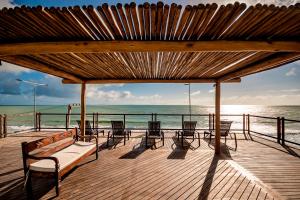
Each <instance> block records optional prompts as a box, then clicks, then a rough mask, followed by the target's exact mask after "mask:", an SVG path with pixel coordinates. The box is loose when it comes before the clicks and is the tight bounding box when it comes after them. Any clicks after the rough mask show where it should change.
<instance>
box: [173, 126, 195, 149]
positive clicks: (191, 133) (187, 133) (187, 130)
mask: <svg viewBox="0 0 300 200" xmlns="http://www.w3.org/2000/svg"><path fill="white" fill-rule="evenodd" d="M182 126H183V127H182V130H181V131H178V132H177V133H176V134H177V140H179V138H180V137H181V146H182V147H183V139H184V138H189V137H193V141H194V140H195V134H198V140H199V146H200V133H199V132H198V131H196V126H197V121H184V122H183V124H182Z"/></svg>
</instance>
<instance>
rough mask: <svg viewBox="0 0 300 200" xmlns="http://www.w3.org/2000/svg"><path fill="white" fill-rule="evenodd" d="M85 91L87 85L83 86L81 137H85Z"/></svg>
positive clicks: (83, 84)
mask: <svg viewBox="0 0 300 200" xmlns="http://www.w3.org/2000/svg"><path fill="white" fill-rule="evenodd" d="M85 90H86V85H85V83H82V84H81V104H80V105H81V112H80V133H81V136H85V109H86V102H85Z"/></svg>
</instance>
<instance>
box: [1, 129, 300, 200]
mask: <svg viewBox="0 0 300 200" xmlns="http://www.w3.org/2000/svg"><path fill="white" fill-rule="evenodd" d="M47 134H51V133H49V132H48V133H47V132H38V133H26V134H21V135H11V136H9V137H7V138H4V139H1V140H0V159H1V163H0V199H7V200H8V199H26V192H25V190H23V184H24V180H23V171H22V161H21V148H20V147H21V145H20V143H21V141H28V140H35V139H38V138H40V137H43V136H45V135H47ZM134 136H137V134H134ZM170 136H171V135H170ZM201 136H203V135H201ZM253 139H254V141H251V140H245V139H243V138H242V137H239V140H238V149H237V151H235V150H234V149H232V148H231V147H234V143H233V142H234V140H228V141H227V145H228V146H226V145H224V144H222V152H223V153H222V155H221V156H215V155H214V151H213V146H212V145H209V144H208V141H207V139H203V138H202V139H201V146H200V147H198V141H197V140H196V141H194V142H193V143H192V144H191V145H190V146H189V147H187V148H185V149H182V148H181V147H180V145H179V144H178V143H177V141H176V139H174V138H172V137H168V138H166V142H165V146H164V147H161V143H160V142H159V141H158V140H157V143H156V148H155V146H153V147H152V148H148V149H145V148H144V138H143V137H132V138H130V140H129V142H128V143H126V145H125V146H124V145H123V142H120V143H119V144H117V145H112V146H111V147H109V148H105V145H103V144H102V143H103V142H105V141H106V139H105V138H101V139H100V143H101V144H100V145H102V146H101V147H102V148H101V151H100V154H99V155H100V158H99V160H97V161H95V160H94V156H91V157H90V158H88V159H86V160H84V162H82V163H81V165H80V166H78V167H77V168H76V169H74V170H73V171H72V172H71V173H70V174H68V175H67V176H66V177H65V178H64V180H63V181H62V185H61V195H60V196H59V197H58V198H57V199H300V173H299V170H300V159H299V155H300V151H299V149H295V148H288V147H282V146H280V145H279V144H276V143H274V142H269V141H266V140H263V139H259V138H256V137H253ZM222 141H223V140H222ZM223 142H224V141H223ZM186 145H187V146H188V143H186ZM34 194H35V197H36V198H37V199H38V198H41V199H51V198H53V197H54V196H55V191H54V188H53V181H45V180H44V179H39V180H38V179H34Z"/></svg>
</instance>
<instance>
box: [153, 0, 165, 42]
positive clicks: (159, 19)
mask: <svg viewBox="0 0 300 200" xmlns="http://www.w3.org/2000/svg"><path fill="white" fill-rule="evenodd" d="M163 7H164V4H163V3H162V2H158V3H157V14H156V15H157V17H156V22H157V23H156V28H155V39H156V40H160V32H161V29H162V20H163V12H164V10H163Z"/></svg>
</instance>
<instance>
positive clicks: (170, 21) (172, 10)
mask: <svg viewBox="0 0 300 200" xmlns="http://www.w3.org/2000/svg"><path fill="white" fill-rule="evenodd" d="M176 8H177V4H175V3H172V4H171V8H170V14H169V17H168V22H167V23H168V24H167V31H166V40H170V35H171V31H172V28H173V21H174V16H175V12H176Z"/></svg>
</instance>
